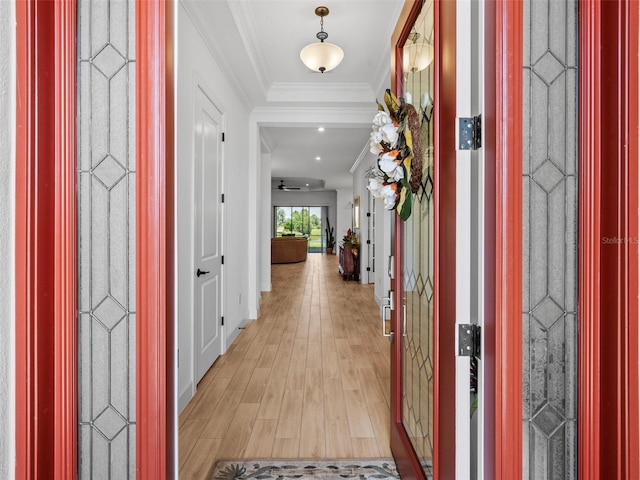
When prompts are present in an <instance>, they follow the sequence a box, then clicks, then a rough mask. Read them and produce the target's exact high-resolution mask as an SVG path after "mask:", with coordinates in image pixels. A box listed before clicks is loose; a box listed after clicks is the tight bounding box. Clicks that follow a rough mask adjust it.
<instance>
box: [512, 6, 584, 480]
mask: <svg viewBox="0 0 640 480" xmlns="http://www.w3.org/2000/svg"><path fill="white" fill-rule="evenodd" d="M576 18H577V2H575V1H555V0H553V1H551V0H550V1H538V0H535V1H527V2H525V6H524V22H525V25H524V29H523V31H524V32H525V38H524V49H525V51H524V59H525V65H524V72H523V75H524V77H523V78H524V83H523V85H524V90H523V92H524V118H525V121H524V127H525V129H524V149H523V151H524V156H523V161H524V163H523V175H524V177H523V208H524V211H523V221H524V225H523V237H524V238H523V249H524V252H523V281H522V285H523V292H522V293H523V314H522V322H523V330H522V332H523V339H522V340H523V349H522V350H523V408H522V412H523V437H524V438H523V442H522V445H523V477H524V478H526V479H569V478H576V475H577V470H576V449H577V439H576V392H577V327H576V321H577V317H576V313H577V312H576V303H577V290H576V285H577V261H576V259H577V225H576V222H577V207H578V203H577V201H578V199H577V178H576V172H577V122H576V118H577V110H576V108H577V107H576V96H577V90H576V85H577V83H576V78H577V68H576V58H577V44H576V38H577V37H576V34H577V26H576Z"/></svg>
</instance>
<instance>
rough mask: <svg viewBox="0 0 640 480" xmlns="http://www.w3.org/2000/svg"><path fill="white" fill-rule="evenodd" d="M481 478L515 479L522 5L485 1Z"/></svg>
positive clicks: (518, 452) (518, 466)
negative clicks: (482, 475) (482, 473)
mask: <svg viewBox="0 0 640 480" xmlns="http://www.w3.org/2000/svg"><path fill="white" fill-rule="evenodd" d="M484 6H485V25H484V30H485V79H484V82H485V111H484V112H483V117H484V118H483V121H482V123H483V140H482V142H483V148H484V149H485V163H484V165H485V262H484V263H485V291H486V294H485V314H484V327H483V332H482V337H483V342H484V346H483V352H482V353H483V356H482V361H483V363H484V378H483V382H484V391H485V398H484V403H485V404H484V405H483V409H484V417H485V430H484V438H483V442H484V451H485V454H484V475H485V478H496V479H504V480H510V479H514V478H522V322H521V320H520V319H521V318H522V151H523V150H522V64H523V50H522V49H523V36H522V19H523V17H522V2H514V1H512V0H496V1H495V2H485V4H484Z"/></svg>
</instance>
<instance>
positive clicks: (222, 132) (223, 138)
mask: <svg viewBox="0 0 640 480" xmlns="http://www.w3.org/2000/svg"><path fill="white" fill-rule="evenodd" d="M222 141H223V142H224V132H222Z"/></svg>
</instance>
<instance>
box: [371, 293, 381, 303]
mask: <svg viewBox="0 0 640 480" xmlns="http://www.w3.org/2000/svg"><path fill="white" fill-rule="evenodd" d="M373 298H375V300H376V303H377V304H378V305H382V297H381V296H380V295H378V294H377V293H374V294H373Z"/></svg>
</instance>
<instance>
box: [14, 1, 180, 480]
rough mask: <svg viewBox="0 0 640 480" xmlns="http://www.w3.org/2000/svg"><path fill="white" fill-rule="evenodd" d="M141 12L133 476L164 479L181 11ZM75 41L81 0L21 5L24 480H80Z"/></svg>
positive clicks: (170, 466) (170, 459)
mask: <svg viewBox="0 0 640 480" xmlns="http://www.w3.org/2000/svg"><path fill="white" fill-rule="evenodd" d="M136 7H137V12H136V13H137V15H136V18H137V24H136V26H137V28H136V45H137V47H136V48H137V61H136V66H137V72H136V73H137V78H138V80H137V85H139V86H142V85H144V86H145V87H146V88H140V89H139V92H138V97H137V105H136V107H137V112H138V113H137V116H138V121H137V134H138V142H137V150H138V154H137V172H138V173H137V181H138V184H137V198H136V204H137V222H136V235H137V242H136V244H137V246H138V247H137V252H136V253H137V272H136V273H137V275H136V278H137V298H138V306H137V366H138V370H137V376H136V377H137V428H136V452H137V476H138V478H141V479H153V480H158V479H165V478H167V477H173V471H174V468H175V466H174V453H175V449H176V445H175V444H174V436H175V435H174V434H175V430H174V425H175V414H174V401H173V398H174V387H173V386H174V384H175V382H174V379H173V377H174V367H173V365H174V355H173V352H174V348H173V345H174V328H173V325H174V322H173V228H174V226H173V195H174V193H173V130H174V129H173V96H174V95H173V47H172V45H173V43H172V42H173V4H172V2H170V1H167V2H165V1H163V0H154V1H148V2H136ZM75 42H76V2H75V1H74V0H67V1H60V2H51V1H47V0H42V1H30V2H17V3H16V86H17V87H16V90H17V93H16V105H17V108H16V259H15V262H16V267H15V269H16V271H15V275H16V478H19V479H23V478H52V479H56V480H69V479H71V480H72V479H74V478H76V476H77V426H78V422H77V353H76V351H77V342H76V327H77V326H76V308H77V303H76V291H77V279H76V262H77V251H76V159H75V154H76V147H75V146H76V129H75V128H76V126H75V118H76V114H75V112H76V91H75V85H76V48H75V45H76V43H75ZM165 42H166V43H165ZM52 239H53V241H52Z"/></svg>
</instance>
